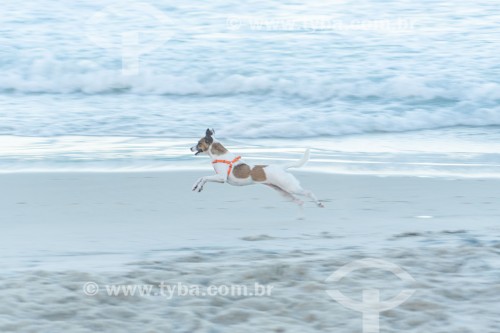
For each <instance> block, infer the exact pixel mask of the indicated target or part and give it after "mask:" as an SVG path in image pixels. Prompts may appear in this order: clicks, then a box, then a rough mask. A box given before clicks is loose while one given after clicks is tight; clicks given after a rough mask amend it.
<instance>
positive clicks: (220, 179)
mask: <svg viewBox="0 0 500 333" xmlns="http://www.w3.org/2000/svg"><path fill="white" fill-rule="evenodd" d="M226 178H227V177H225V176H224V175H213V176H205V177H201V178H200V179H198V180H197V181H196V183H194V186H193V191H198V192H201V191H202V190H203V185H205V183H206V182H214V183H225V182H226Z"/></svg>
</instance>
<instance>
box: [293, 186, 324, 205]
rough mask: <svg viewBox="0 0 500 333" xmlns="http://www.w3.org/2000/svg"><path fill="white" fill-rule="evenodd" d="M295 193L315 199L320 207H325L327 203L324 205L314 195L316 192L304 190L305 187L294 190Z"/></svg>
mask: <svg viewBox="0 0 500 333" xmlns="http://www.w3.org/2000/svg"><path fill="white" fill-rule="evenodd" d="M293 194H297V195H303V196H306V197H308V198H309V199H311V200H312V201H314V202H315V203H316V205H317V206H318V207H321V208H324V207H325V205H323V203H322V202H321V201H319V200H318V198H317V197H316V196H315V195H314V193H312V192H311V191H309V190H304V189H303V188H300V190H298V191H296V192H293Z"/></svg>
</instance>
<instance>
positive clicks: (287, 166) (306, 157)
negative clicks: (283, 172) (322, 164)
mask: <svg viewBox="0 0 500 333" xmlns="http://www.w3.org/2000/svg"><path fill="white" fill-rule="evenodd" d="M309 155H310V149H309V148H307V149H306V151H305V152H304V156H302V158H301V159H300V160H298V161H295V162H292V163H289V164H285V165H284V166H283V168H284V169H290V168H300V167H301V166H303V165H304V164H306V163H307V161H309Z"/></svg>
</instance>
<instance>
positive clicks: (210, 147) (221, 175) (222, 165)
mask: <svg viewBox="0 0 500 333" xmlns="http://www.w3.org/2000/svg"><path fill="white" fill-rule="evenodd" d="M214 133H215V132H214V130H210V129H207V131H206V133H205V136H204V137H203V138H201V139H200V140H199V141H198V143H197V144H196V145H195V146H193V147H191V151H192V152H196V153H195V155H198V154H207V155H208V156H210V159H211V160H212V165H213V167H214V169H215V173H216V174H215V175H213V176H205V177H201V178H200V179H198V180H197V181H196V183H195V184H194V186H193V191H198V192H201V191H202V190H203V186H204V185H205V184H206V183H207V182H215V183H226V182H227V183H229V184H230V185H235V186H244V185H252V184H264V185H267V186H269V187H271V188H273V189H275V190H276V191H278V192H279V193H280V194H281V195H283V196H284V197H286V198H287V199H290V200H291V201H293V202H295V203H296V204H298V205H300V206H302V205H303V204H304V202H303V201H302V200H300V199H299V198H297V197H296V196H295V195H302V196H305V197H308V198H310V199H311V200H313V201H314V202H315V203H316V205H317V206H318V207H324V206H323V204H322V203H321V202H320V201H319V200H318V198H316V196H315V195H314V194H313V193H312V192H311V191H307V190H304V189H303V188H302V187H301V186H300V183H299V181H298V180H297V178H295V177H294V176H293V175H292V174H291V173H288V172H287V171H286V170H287V169H289V168H300V167H301V166H303V165H304V164H306V162H307V161H308V160H309V149H307V150H306V152H305V153H304V156H303V157H302V159H301V160H300V161H297V162H293V163H290V164H287V165H250V164H248V163H244V162H243V161H242V160H241V156H236V155H234V154H232V153H230V152H229V151H228V150H227V149H226V148H224V146H223V145H222V144H221V143H220V142H218V141H217V140H215V138H214V137H213V135H214Z"/></svg>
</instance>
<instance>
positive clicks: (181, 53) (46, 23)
mask: <svg viewBox="0 0 500 333" xmlns="http://www.w3.org/2000/svg"><path fill="white" fill-rule="evenodd" d="M499 15H500V5H498V4H497V3H495V2H492V1H481V0H479V1H474V2H459V3H451V2H449V1H439V0H434V1H418V2H415V1H382V0H366V1H351V0H335V1H307V2H297V1H256V2H255V1H254V2H252V3H251V4H250V3H249V4H241V3H239V4H236V3H234V2H230V1H225V0H216V1H213V2H210V3H204V4H203V5H201V4H188V3H178V2H171V1H160V0H152V1H147V2H139V3H135V4H134V3H131V2H130V3H128V2H127V4H116V3H115V2H112V1H96V0H86V1H81V2H78V3H75V2H73V1H58V2H54V1H49V0H41V1H36V2H23V3H19V2H18V1H13V0H6V1H4V2H3V3H2V14H0V24H1V27H2V29H1V33H0V73H1V75H0V119H1V120H2V121H1V122H0V142H1V144H2V146H3V147H4V149H3V150H2V151H3V153H2V154H1V156H0V170H1V171H8V172H11V171H18V170H35V169H36V170H83V169H86V170H121V169H127V170H133V169H141V170H145V169H153V168H154V169H168V168H176V167H179V166H182V167H185V168H187V167H202V162H199V161H198V160H195V159H194V158H193V157H192V156H191V154H190V153H189V151H188V150H187V147H189V146H191V145H192V143H193V141H194V140H196V139H198V138H199V137H200V136H202V135H203V133H204V130H205V128H207V127H210V128H215V129H216V134H217V136H218V137H219V139H221V140H222V141H223V142H224V143H226V144H228V145H229V147H230V148H231V149H235V150H238V151H241V152H242V154H245V153H246V154H247V155H248V157H249V158H254V159H266V158H268V159H272V160H281V159H291V158H297V157H298V156H299V154H300V151H301V150H302V148H303V147H306V146H310V147H312V148H313V161H312V163H311V167H312V168H317V169H321V170H323V171H332V172H347V173H358V172H359V173H376V174H418V175H447V176H474V177H475V176H491V177H498V176H499V175H500V156H499V155H498V154H497V152H498V151H499V148H500V146H499V144H498V142H499V140H498V139H499V137H500V131H499V129H500V127H499V126H500V105H499V101H500V82H499V75H498V74H499V72H500V65H499V61H498V46H499V45H498V44H499V39H498V38H499V37H498V30H499V29H498V18H499ZM203 165H205V164H203Z"/></svg>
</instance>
